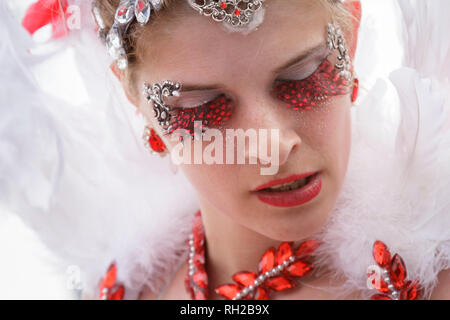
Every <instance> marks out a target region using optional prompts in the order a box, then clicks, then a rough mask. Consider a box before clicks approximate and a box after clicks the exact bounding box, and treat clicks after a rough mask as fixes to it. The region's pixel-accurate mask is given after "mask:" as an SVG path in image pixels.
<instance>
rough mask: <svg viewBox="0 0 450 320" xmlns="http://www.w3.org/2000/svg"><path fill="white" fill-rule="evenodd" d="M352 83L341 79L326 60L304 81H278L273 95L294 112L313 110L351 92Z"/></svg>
mask: <svg viewBox="0 0 450 320" xmlns="http://www.w3.org/2000/svg"><path fill="white" fill-rule="evenodd" d="M349 83H350V81H348V80H347V79H345V78H343V77H340V76H339V73H338V71H337V70H336V68H335V66H334V65H333V64H332V62H331V61H329V60H328V59H325V60H324V61H323V62H322V63H321V64H320V66H319V67H318V68H317V70H316V71H315V72H314V73H313V74H312V75H311V76H309V77H308V78H306V79H303V80H296V81H291V80H277V81H276V85H275V87H274V89H273V94H274V95H275V96H276V98H277V99H279V100H281V101H283V102H284V103H286V105H287V106H288V107H289V108H292V109H293V110H302V109H306V110H308V109H311V108H314V107H315V106H317V105H318V104H320V103H322V102H324V101H326V100H328V99H329V98H331V97H335V96H340V95H346V94H348V93H349V92H350V86H349Z"/></svg>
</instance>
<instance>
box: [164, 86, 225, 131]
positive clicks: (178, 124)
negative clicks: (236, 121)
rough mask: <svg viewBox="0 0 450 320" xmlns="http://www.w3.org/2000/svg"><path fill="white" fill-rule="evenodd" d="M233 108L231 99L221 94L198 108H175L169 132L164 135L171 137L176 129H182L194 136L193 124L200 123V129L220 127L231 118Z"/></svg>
mask: <svg viewBox="0 0 450 320" xmlns="http://www.w3.org/2000/svg"><path fill="white" fill-rule="evenodd" d="M232 109H233V106H232V103H231V99H229V98H227V97H226V96H225V95H224V94H221V95H219V96H217V97H216V98H214V99H213V100H211V101H209V102H206V103H204V104H202V105H200V106H198V107H192V108H175V109H173V110H172V112H171V120H170V130H168V132H167V133H166V135H171V134H172V133H173V132H174V131H175V130H177V129H184V130H187V131H188V132H189V134H190V135H191V137H193V136H194V129H195V123H194V121H201V122H202V124H201V128H200V129H203V128H204V127H221V126H222V125H223V123H224V122H225V121H227V120H228V119H229V118H230V117H231V112H232Z"/></svg>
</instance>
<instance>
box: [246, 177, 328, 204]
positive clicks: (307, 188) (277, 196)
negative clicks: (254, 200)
mask: <svg viewBox="0 0 450 320" xmlns="http://www.w3.org/2000/svg"><path fill="white" fill-rule="evenodd" d="M305 177H309V178H308V182H307V184H306V185H304V186H302V187H301V188H298V189H294V190H289V191H280V192H276V191H268V190H264V189H267V188H270V187H272V186H275V185H281V184H286V183H289V182H292V181H295V180H299V179H302V178H305ZM321 189H322V179H321V176H320V172H308V173H304V174H300V175H292V176H289V177H287V178H284V179H277V180H273V181H270V182H268V183H265V184H263V185H261V186H259V187H257V188H256V189H255V190H254V191H253V192H254V193H255V194H256V196H257V197H258V199H259V200H260V201H261V202H264V203H266V204H269V205H272V206H275V207H294V206H299V205H302V204H304V203H306V202H309V201H311V200H312V199H314V198H315V197H316V196H317V195H318V194H319V193H320V190H321Z"/></svg>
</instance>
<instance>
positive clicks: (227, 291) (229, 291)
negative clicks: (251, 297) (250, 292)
mask: <svg viewBox="0 0 450 320" xmlns="http://www.w3.org/2000/svg"><path fill="white" fill-rule="evenodd" d="M240 290H241V287H240V286H239V285H237V284H223V285H220V286H218V287H217V289H216V293H217V294H220V295H221V296H224V297H225V298H227V299H228V300H231V299H233V298H234V297H235V296H236V295H237V294H238V293H239V291H240Z"/></svg>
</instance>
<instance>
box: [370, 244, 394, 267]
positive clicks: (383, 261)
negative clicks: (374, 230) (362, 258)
mask: <svg viewBox="0 0 450 320" xmlns="http://www.w3.org/2000/svg"><path fill="white" fill-rule="evenodd" d="M373 257H374V259H375V262H376V263H377V264H378V265H379V266H380V267H382V268H386V267H388V266H389V263H390V262H391V254H390V253H389V250H388V249H387V247H386V245H385V244H384V243H383V242H381V241H378V240H377V241H375V243H374V244H373Z"/></svg>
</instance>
